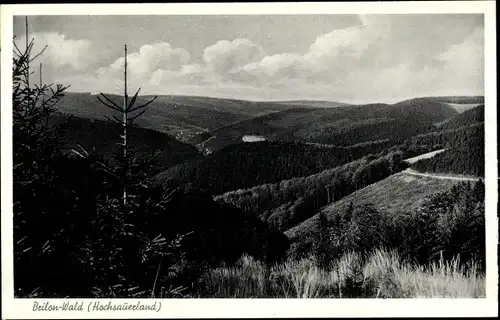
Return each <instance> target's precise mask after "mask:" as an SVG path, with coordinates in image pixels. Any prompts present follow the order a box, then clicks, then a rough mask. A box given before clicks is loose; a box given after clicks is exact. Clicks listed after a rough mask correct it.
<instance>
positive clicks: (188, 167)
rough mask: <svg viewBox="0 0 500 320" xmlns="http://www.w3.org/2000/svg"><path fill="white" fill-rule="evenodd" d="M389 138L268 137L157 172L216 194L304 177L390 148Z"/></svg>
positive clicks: (163, 177)
mask: <svg viewBox="0 0 500 320" xmlns="http://www.w3.org/2000/svg"><path fill="white" fill-rule="evenodd" d="M387 144H388V141H375V142H372V143H365V144H360V145H354V146H351V147H328V148H324V147H320V146H315V145H310V144H305V143H300V142H282V141H264V142H254V143H240V144H235V145H231V146H229V147H227V148H224V149H223V150H220V151H218V152H216V153H214V154H211V155H209V156H207V157H205V158H204V159H203V160H199V161H189V162H185V163H182V164H179V165H177V166H175V167H172V168H170V169H169V170H167V171H165V172H163V173H161V174H160V175H158V176H157V179H158V181H160V182H162V181H164V180H165V178H167V177H171V178H173V179H174V180H176V181H178V182H179V183H181V184H186V183H190V184H192V185H193V186H194V187H196V188H200V189H204V190H208V191H209V192H211V193H213V194H214V195H217V194H222V193H224V192H226V191H230V190H236V189H247V188H250V187H253V186H256V185H260V184H264V183H275V182H279V181H281V180H286V179H290V178H293V177H303V176H308V175H310V174H314V173H317V172H320V171H322V170H325V169H329V168H333V167H336V166H339V165H341V164H344V163H347V162H350V161H352V160H355V159H359V158H361V157H363V156H365V155H367V154H369V153H378V152H380V151H381V150H384V149H386V148H387Z"/></svg>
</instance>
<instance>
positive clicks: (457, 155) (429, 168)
mask: <svg viewBox="0 0 500 320" xmlns="http://www.w3.org/2000/svg"><path fill="white" fill-rule="evenodd" d="M484 161H485V159H484V145H475V146H474V145H473V146H471V147H465V148H464V147H461V148H460V147H455V148H450V149H447V150H445V151H444V152H441V153H439V154H437V155H435V156H434V157H432V158H430V159H423V160H420V161H417V162H415V163H414V164H413V165H412V166H411V168H412V169H415V170H417V171H421V172H436V173H457V174H463V175H472V176H479V177H484Z"/></svg>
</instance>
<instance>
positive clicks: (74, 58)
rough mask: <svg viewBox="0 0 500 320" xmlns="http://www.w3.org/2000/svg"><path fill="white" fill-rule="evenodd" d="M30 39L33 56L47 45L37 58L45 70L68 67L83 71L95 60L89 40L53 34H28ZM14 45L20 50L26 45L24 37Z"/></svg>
mask: <svg viewBox="0 0 500 320" xmlns="http://www.w3.org/2000/svg"><path fill="white" fill-rule="evenodd" d="M31 38H32V39H33V40H34V45H33V49H32V53H33V54H37V53H39V52H40V51H41V50H42V49H43V48H44V47H45V45H47V48H46V49H45V51H44V53H43V54H42V55H41V56H39V58H38V59H39V60H38V62H42V63H44V66H45V67H46V68H51V69H58V68H62V67H68V68H72V69H74V70H78V71H83V70H86V69H87V68H89V67H90V64H91V63H92V62H94V60H95V59H94V56H93V55H92V52H91V42H90V41H89V40H86V39H78V40H75V39H68V38H67V37H66V35H64V34H60V33H55V32H46V33H33V34H30V37H29V39H31ZM15 43H16V45H17V46H18V47H19V48H20V49H21V50H22V49H23V48H24V47H25V45H26V37H24V36H23V37H20V38H18V39H16V40H15Z"/></svg>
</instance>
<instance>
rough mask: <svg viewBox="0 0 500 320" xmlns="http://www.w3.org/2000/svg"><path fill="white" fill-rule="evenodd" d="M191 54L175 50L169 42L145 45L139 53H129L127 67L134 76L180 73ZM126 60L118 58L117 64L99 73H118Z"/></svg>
mask: <svg viewBox="0 0 500 320" xmlns="http://www.w3.org/2000/svg"><path fill="white" fill-rule="evenodd" d="M190 57H191V56H190V54H189V52H187V51H186V50H185V49H182V48H173V47H172V46H171V45H170V44H169V43H167V42H158V43H153V44H146V45H143V46H142V47H141V48H140V49H139V51H137V52H133V53H129V54H128V56H127V67H128V70H129V72H130V73H131V74H132V75H134V76H141V75H148V76H149V74H150V73H152V72H154V71H156V70H159V69H160V70H168V71H171V70H173V71H178V70H179V69H181V68H182V67H183V66H184V65H185V64H186V63H187V62H188V61H189V59H190ZM124 64H125V58H124V57H121V58H118V59H117V60H116V61H115V62H113V63H112V64H111V65H109V66H108V67H105V68H101V69H99V70H98V73H99V74H101V75H105V74H107V73H117V72H121V70H123V67H124Z"/></svg>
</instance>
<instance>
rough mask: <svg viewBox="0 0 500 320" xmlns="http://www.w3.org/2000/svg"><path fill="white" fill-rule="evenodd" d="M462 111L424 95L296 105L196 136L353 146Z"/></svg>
mask: <svg viewBox="0 0 500 320" xmlns="http://www.w3.org/2000/svg"><path fill="white" fill-rule="evenodd" d="M455 114H456V111H455V110H454V109H453V108H451V107H450V106H448V105H447V104H445V103H441V102H437V101H434V100H432V99H430V100H429V99H427V98H420V99H413V100H408V101H403V102H400V103H397V104H394V105H388V104H382V103H374V104H366V105H347V106H343V107H336V108H292V109H288V110H281V111H279V112H275V113H271V114H267V115H262V116H258V117H255V118H252V119H249V120H243V121H239V122H237V123H234V124H231V125H227V126H224V127H222V128H219V129H216V130H212V131H209V132H204V133H202V134H200V135H198V136H197V137H195V138H193V140H192V142H193V143H200V144H203V146H204V148H207V149H209V150H212V151H214V152H215V151H217V150H221V149H223V148H225V147H227V146H229V145H231V144H235V143H239V142H240V141H241V137H243V136H244V135H254V134H255V135H262V136H264V137H266V139H268V140H282V141H296V140H299V141H308V142H315V143H325V144H333V145H337V146H349V145H353V144H357V143H361V142H367V141H373V140H381V139H393V138H394V137H399V138H403V139H404V138H408V137H410V136H412V135H415V134H421V133H426V132H429V131H433V130H435V129H436V126H435V125H436V124H437V123H440V122H442V121H444V120H446V119H448V118H450V117H452V116H453V115H455Z"/></svg>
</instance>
